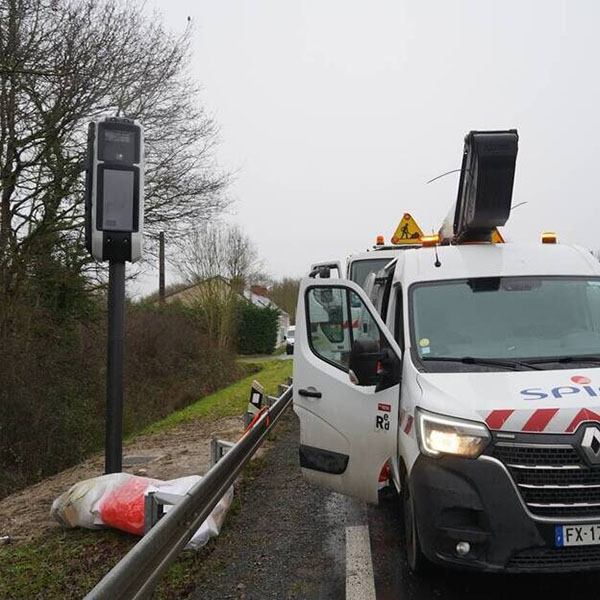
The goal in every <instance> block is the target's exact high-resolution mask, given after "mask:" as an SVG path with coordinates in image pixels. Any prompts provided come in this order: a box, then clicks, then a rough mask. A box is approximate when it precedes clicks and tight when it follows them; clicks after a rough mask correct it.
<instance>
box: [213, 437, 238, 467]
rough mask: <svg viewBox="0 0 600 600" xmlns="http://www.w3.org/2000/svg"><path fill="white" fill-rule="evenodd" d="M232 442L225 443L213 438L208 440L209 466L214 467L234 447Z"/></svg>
mask: <svg viewBox="0 0 600 600" xmlns="http://www.w3.org/2000/svg"><path fill="white" fill-rule="evenodd" d="M234 445H235V444H234V443H233V442H227V441H226V440H218V439H217V438H213V439H212V440H210V464H211V466H212V465H216V464H217V463H218V462H219V461H220V460H221V459H222V458H223V457H224V456H225V454H226V453H227V452H228V451H229V450H230V449H231V448H233V447H234Z"/></svg>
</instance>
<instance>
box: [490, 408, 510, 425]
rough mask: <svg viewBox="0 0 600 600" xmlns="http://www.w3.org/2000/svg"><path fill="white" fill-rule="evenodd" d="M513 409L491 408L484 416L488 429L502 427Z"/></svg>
mask: <svg viewBox="0 0 600 600" xmlns="http://www.w3.org/2000/svg"><path fill="white" fill-rule="evenodd" d="M514 412H515V411H514V410H512V409H507V410H493V411H492V412H491V413H490V414H489V415H488V416H487V418H486V420H485V422H486V423H487V426H488V427H489V428H490V429H502V426H503V425H504V423H506V420H507V419H508V417H510V415H512V414H513V413H514Z"/></svg>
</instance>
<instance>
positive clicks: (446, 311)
mask: <svg viewBox="0 0 600 600" xmlns="http://www.w3.org/2000/svg"><path fill="white" fill-rule="evenodd" d="M411 320H412V327H411V335H412V346H413V348H414V352H415V355H416V356H415V358H417V359H419V362H420V363H421V366H423V365H425V364H426V365H427V367H426V368H427V370H428V371H456V370H479V369H478V368H475V369H474V368H473V365H472V363H473V360H472V359H477V358H480V359H498V360H499V361H502V360H504V361H506V362H507V363H508V361H510V360H511V359H512V360H515V361H531V363H532V364H535V365H537V366H543V367H545V366H546V365H544V364H543V363H546V362H547V363H551V362H555V363H570V364H571V366H572V364H573V362H577V363H578V364H579V363H582V364H584V365H585V363H588V362H592V361H593V358H597V361H598V363H600V278H588V277H492V278H477V279H463V280H452V281H442V282H439V281H438V282H431V283H423V284H416V285H414V286H412V288H411ZM465 358H467V362H469V363H471V364H469V366H468V367H467V368H463V367H464V366H465V365H461V364H460V363H459V362H458V361H460V360H464V359H465ZM444 359H446V361H444ZM448 359H450V360H448ZM455 359H456V360H455ZM576 359H577V360H576ZM453 363H454V364H453ZM497 366H498V365H496V366H494V365H489V364H488V365H487V367H482V368H485V370H493V369H494V368H497ZM513 366H514V365H513ZM589 366H591V367H593V366H596V367H597V366H598V364H589ZM548 368H550V365H548ZM551 368H556V365H553V366H552V367H551Z"/></svg>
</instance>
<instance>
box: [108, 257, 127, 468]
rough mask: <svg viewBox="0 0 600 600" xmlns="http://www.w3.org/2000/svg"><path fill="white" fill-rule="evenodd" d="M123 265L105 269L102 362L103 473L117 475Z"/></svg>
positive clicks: (120, 428)
mask: <svg viewBox="0 0 600 600" xmlns="http://www.w3.org/2000/svg"><path fill="white" fill-rule="evenodd" d="M124 327H125V263H124V262H115V261H112V260H111V261H110V264H109V270H108V354H107V360H106V445H105V472H106V473H120V472H121V471H122V458H123V331H124Z"/></svg>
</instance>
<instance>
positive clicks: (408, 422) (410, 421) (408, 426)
mask: <svg viewBox="0 0 600 600" xmlns="http://www.w3.org/2000/svg"><path fill="white" fill-rule="evenodd" d="M412 424H413V417H412V415H408V419H406V427H405V428H404V433H405V434H406V435H408V434H409V433H410V430H411V429H412Z"/></svg>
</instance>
